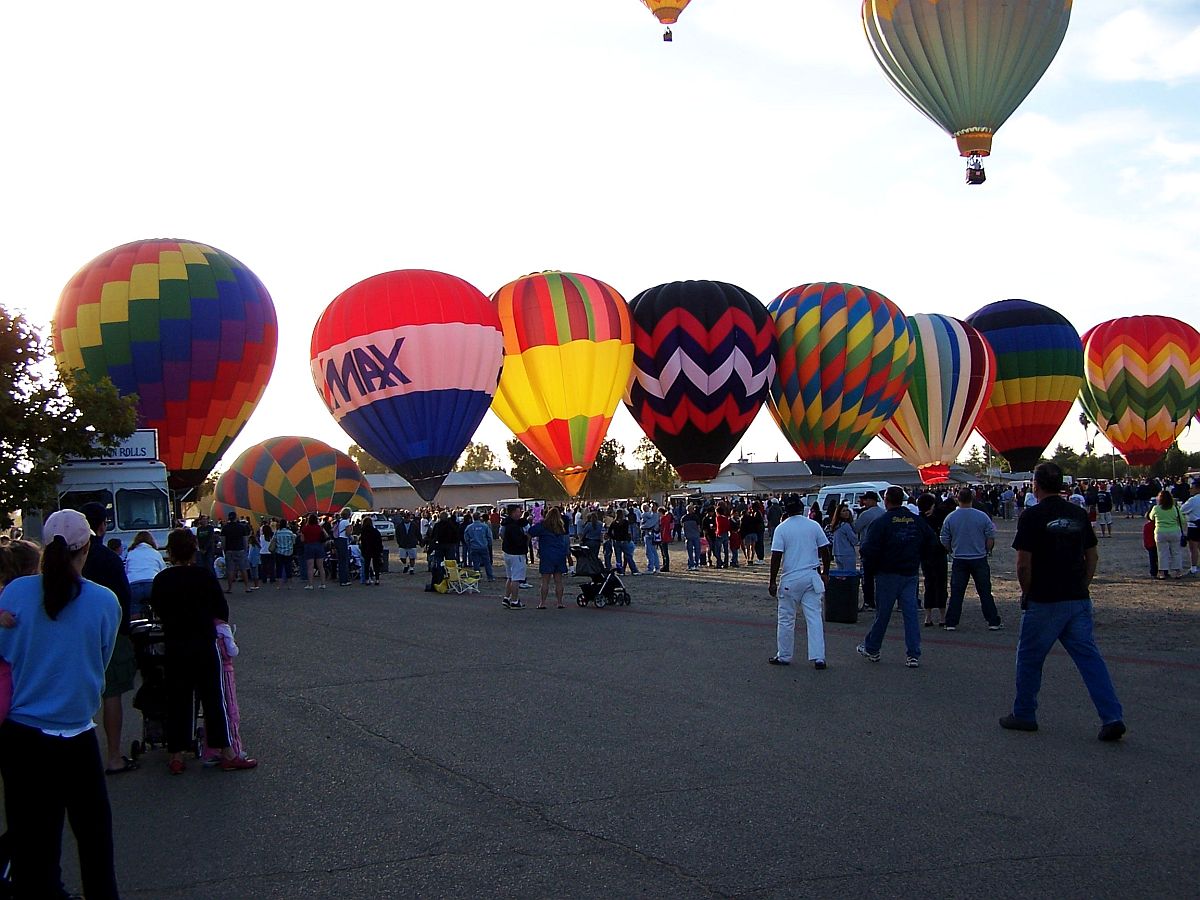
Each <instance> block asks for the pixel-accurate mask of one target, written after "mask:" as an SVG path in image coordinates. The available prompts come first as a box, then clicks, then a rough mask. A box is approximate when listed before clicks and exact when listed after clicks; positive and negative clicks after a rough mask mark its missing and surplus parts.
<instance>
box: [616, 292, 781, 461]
mask: <svg viewBox="0 0 1200 900" xmlns="http://www.w3.org/2000/svg"><path fill="white" fill-rule="evenodd" d="M629 312H630V316H631V317H632V319H633V348H634V349H633V378H632V379H631V380H630V382H629V391H628V393H627V394H626V398H625V405H626V407H627V408H628V409H629V412H630V414H631V415H632V416H633V418H634V420H635V421H636V422H637V423H638V424H639V425H640V426H642V430H643V431H644V432H646V436H647V437H648V438H650V440H651V441H652V442H653V443H654V446H656V447H657V448H658V449H659V450H660V451H661V452H662V455H663V456H664V457H666V459H667V461H668V462H669V463H671V465H673V466H674V467H675V470H676V471H677V472H678V473H679V477H680V478H682V479H683V480H684V481H709V480H711V479H713V478H715V477H716V475H717V471H718V469H720V467H721V463H723V462H724V461H725V458H726V457H727V456H729V454H730V453H731V452H732V451H733V449H734V447H736V446H737V442H738V441H739V440H740V439H741V437H742V435H743V434H745V433H746V429H747V428H749V427H750V423H751V422H753V421H754V417H755V415H757V413H758V410H759V408H760V407H761V406H762V404H763V401H764V400H765V399H766V396H767V392H768V390H769V389H770V386H771V378H772V377H773V376H774V375H775V356H776V353H777V352H778V345H777V342H776V338H775V323H774V321H773V320H772V319H771V316H770V314H769V313H768V312H767V309H766V307H765V306H763V305H762V303H761V302H760V301H759V300H758V298H757V297H755V296H753V295H752V294H750V293H749V292H747V291H744V290H742V288H740V287H737V286H736V285H732V284H725V283H724V282H721V281H675V282H672V283H670V284H660V285H659V286H658V287H653V288H650V289H649V290H646V291H642V293H640V294H638V295H637V296H636V297H634V298H633V302H632V303H631V304H630V306H629Z"/></svg>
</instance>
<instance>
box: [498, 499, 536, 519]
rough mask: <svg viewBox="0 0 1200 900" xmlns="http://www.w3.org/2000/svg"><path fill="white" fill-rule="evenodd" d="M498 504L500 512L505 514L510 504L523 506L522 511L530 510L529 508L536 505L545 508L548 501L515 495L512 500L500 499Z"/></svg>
mask: <svg viewBox="0 0 1200 900" xmlns="http://www.w3.org/2000/svg"><path fill="white" fill-rule="evenodd" d="M496 506H497V507H498V508H499V509H500V514H501V515H504V514H505V513H506V512H507V511H508V508H509V507H510V506H518V507H520V508H521V511H522V512H529V510H531V509H533V507H535V506H540V507H541V508H542V509H545V508H546V501H545V500H537V499H526V498H524V497H514V498H512V499H510V500H498V501H497V502H496Z"/></svg>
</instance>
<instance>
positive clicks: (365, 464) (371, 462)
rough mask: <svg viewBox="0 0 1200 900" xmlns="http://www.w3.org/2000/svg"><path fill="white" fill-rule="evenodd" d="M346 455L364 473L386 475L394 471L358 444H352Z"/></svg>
mask: <svg viewBox="0 0 1200 900" xmlns="http://www.w3.org/2000/svg"><path fill="white" fill-rule="evenodd" d="M346 455H347V456H349V457H350V458H351V459H352V460H354V464H355V465H356V466H358V469H359V471H360V472H362V473H363V474H364V475H386V474H387V473H389V472H391V471H392V470H391V469H389V468H388V467H387V466H385V465H384V464H383V463H381V462H380V461H379V460H377V459H376V458H375V457H373V456H372V455H371V454H370V453H368V452H367V451H366V450H364V449H363V448H362V447H360V446H358V444H351V445H350V451H349V452H348V453H347V454H346Z"/></svg>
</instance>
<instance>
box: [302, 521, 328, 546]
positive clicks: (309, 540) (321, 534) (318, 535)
mask: <svg viewBox="0 0 1200 900" xmlns="http://www.w3.org/2000/svg"><path fill="white" fill-rule="evenodd" d="M300 540H302V541H304V543H306V544H323V543H325V529H324V528H322V527H321V526H320V525H305V526H303V527H302V528H301V529H300Z"/></svg>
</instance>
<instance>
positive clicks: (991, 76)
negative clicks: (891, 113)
mask: <svg viewBox="0 0 1200 900" xmlns="http://www.w3.org/2000/svg"><path fill="white" fill-rule="evenodd" d="M1071 4H1072V0H863V5H862V20H863V27H864V28H865V29H866V32H867V40H868V41H869V42H870V44H871V50H872V51H873V52H874V54H875V59H876V60H878V62H879V65H880V66H881V67H882V68H883V71H884V73H885V74H886V75H887V77H888V78H889V79H890V80H891V82H892V84H894V85H895V86H896V88H897V89H898V90H899V91H900V93H901V94H903V95H904V96H905V98H907V100H908V101H909V102H910V103H911V104H912V105H913V106H915V107H916V108H917V109H919V110H920V111H921V112H923V113H925V115H927V116H928V117H929V118H930V119H932V120H933V121H934V122H935V123H936V124H938V125H940V126H941V127H942V128H944V129H945V130H946V131H947V132H949V133H950V135H951V136H952V137H953V138H954V139H955V140H956V141H957V142H958V152H959V153H960V154H961V155H962V156H966V157H969V158H970V160H971V162H970V165H969V167H968V169H967V183H968V184H982V183H983V181H984V177H985V176H984V172H983V164H982V163H981V162H980V158H981V157H984V156H988V155H989V154H990V153H991V152H992V135H994V134H995V133H996V130H997V129H998V128H999V127H1000V126H1001V125H1003V124H1004V123H1005V122H1006V121H1007V120H1008V117H1009V116H1011V115H1012V114H1013V112H1014V111H1015V110H1016V108H1017V107H1018V106H1020V105H1021V101H1022V100H1024V99H1025V97H1026V96H1027V95H1028V94H1029V92H1030V91H1031V90H1033V87H1034V85H1036V84H1037V83H1038V81H1039V79H1041V77H1042V75H1043V74H1045V72H1046V69H1047V68H1049V66H1050V63H1051V62H1052V61H1053V59H1054V56H1055V54H1057V53H1058V48H1059V46H1060V45H1061V44H1062V42H1063V37H1064V36H1065V35H1066V33H1067V24H1068V23H1069V22H1070V20H1071Z"/></svg>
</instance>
